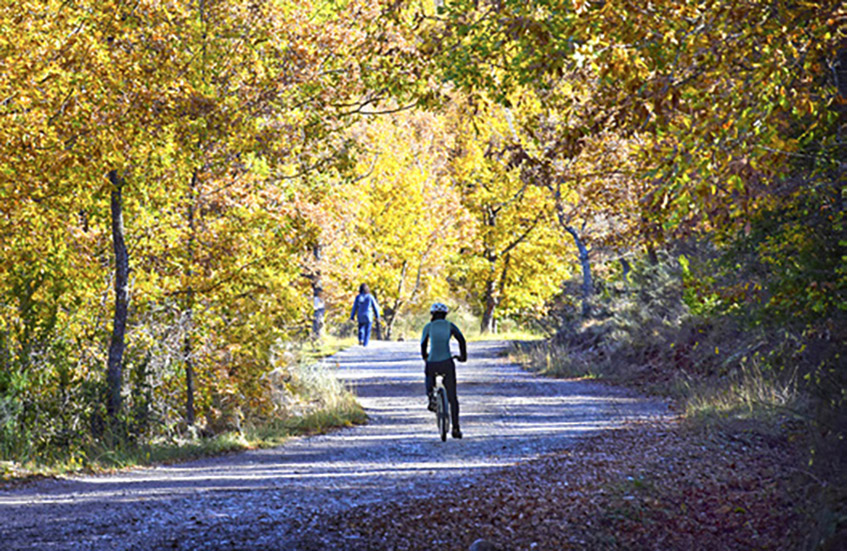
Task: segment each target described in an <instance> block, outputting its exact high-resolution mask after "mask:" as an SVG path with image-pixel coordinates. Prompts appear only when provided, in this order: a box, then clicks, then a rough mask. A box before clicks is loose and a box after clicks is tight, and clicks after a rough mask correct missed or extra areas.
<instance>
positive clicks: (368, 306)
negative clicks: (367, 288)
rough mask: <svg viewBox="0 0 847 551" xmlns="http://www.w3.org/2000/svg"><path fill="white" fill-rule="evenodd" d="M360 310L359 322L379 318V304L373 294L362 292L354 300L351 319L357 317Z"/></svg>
mask: <svg viewBox="0 0 847 551" xmlns="http://www.w3.org/2000/svg"><path fill="white" fill-rule="evenodd" d="M357 312H358V321H359V323H364V322H366V321H367V322H373V320H374V318H376V319H379V304H377V303H376V299H375V298H374V297H373V295H372V294H370V293H368V294H366V295H362V294H360V295H359V296H357V297H356V300H354V301H353V311H352V312H350V319H353V318H356V317H357V316H356V313H357Z"/></svg>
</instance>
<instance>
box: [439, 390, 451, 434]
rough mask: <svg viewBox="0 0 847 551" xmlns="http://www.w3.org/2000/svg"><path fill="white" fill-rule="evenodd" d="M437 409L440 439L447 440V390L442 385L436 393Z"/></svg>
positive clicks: (448, 413)
mask: <svg viewBox="0 0 847 551" xmlns="http://www.w3.org/2000/svg"><path fill="white" fill-rule="evenodd" d="M436 399H437V411H436V412H435V414H436V420H437V421H438V431H439V432H440V433H441V441H442V442H444V441H445V440H447V433H448V432H449V431H450V404H449V403H448V402H447V392H446V391H445V390H444V387H439V389H438V393H437V395H436Z"/></svg>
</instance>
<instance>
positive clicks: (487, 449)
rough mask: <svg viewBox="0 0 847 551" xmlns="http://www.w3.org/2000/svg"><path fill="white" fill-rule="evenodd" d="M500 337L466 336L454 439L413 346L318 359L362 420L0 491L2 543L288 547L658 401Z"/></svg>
mask: <svg viewBox="0 0 847 551" xmlns="http://www.w3.org/2000/svg"><path fill="white" fill-rule="evenodd" d="M507 346H508V345H507V344H506V343H502V342H500V343H498V342H482V343H470V344H469V356H470V360H469V361H468V362H467V363H466V364H458V381H459V400H460V403H461V414H462V415H461V417H462V430H463V431H464V435H465V437H464V439H462V440H448V441H447V442H441V440H440V439H439V437H438V435H437V433H436V428H435V423H434V419H433V416H432V414H431V413H429V412H428V411H426V408H425V399H424V391H423V367H422V362H421V360H420V357H419V348H418V344H417V343H416V342H380V341H377V342H373V343H372V344H371V346H369V347H368V348H366V349H362V348H360V347H355V348H351V349H348V350H345V351H343V352H340V353H338V354H337V355H335V356H333V357H331V358H328V359H327V360H326V361H327V362H328V363H329V364H330V365H333V366H335V367H337V372H338V375H339V377H341V378H342V379H344V380H345V381H347V382H348V383H349V384H350V385H351V386H352V387H353V388H354V389H355V391H356V392H357V394H358V395H359V397H360V401H361V403H362V405H363V406H364V407H365V409H366V411H367V413H368V416H369V423H368V424H367V425H365V426H361V427H354V428H350V429H344V430H340V431H337V432H334V433H332V434H328V435H322V436H315V437H308V438H301V439H296V440H293V441H291V442H289V443H287V444H286V445H284V446H281V447H279V448H274V449H267V450H255V451H249V452H245V453H240V454H235V455H227V456H222V457H216V458H209V459H203V460H198V461H192V462H188V463H183V464H180V465H174V466H161V467H154V468H148V469H138V470H134V471H132V472H127V473H120V474H116V475H110V476H74V477H68V478H65V479H62V480H48V481H41V482H38V483H35V484H33V485H30V486H27V487H25V488H20V489H16V490H7V491H0V519H2V521H0V549H9V550H18V549H63V550H64V549H86V550H88V549H91V550H100V549H156V548H168V549H244V548H252V549H286V550H295V549H297V534H298V532H299V531H300V530H302V529H307V528H310V526H309V524H308V523H309V522H310V520H309V519H317V518H319V515H318V513H327V512H333V511H336V512H337V511H343V510H346V509H349V508H351V507H355V506H359V505H366V504H368V503H373V502H377V501H383V502H384V501H389V502H390V501H395V500H400V499H402V498H404V497H408V496H424V495H430V494H431V493H433V492H436V491H437V490H438V489H439V488H441V487H444V486H445V485H456V484H469V483H470V482H472V481H474V480H478V479H479V478H480V477H482V476H484V475H485V474H486V473H488V472H491V471H492V470H493V469H497V468H503V467H504V466H508V465H511V464H514V463H517V462H520V461H523V460H527V459H530V458H534V457H537V456H539V455H541V454H544V453H549V452H551V451H555V450H558V449H562V448H563V447H566V446H568V445H569V444H570V443H572V442H574V441H575V440H576V439H578V438H581V437H584V436H586V435H589V434H593V433H596V432H597V431H602V430H610V429H613V428H615V427H618V426H620V425H621V424H622V423H624V422H625V421H626V420H628V419H638V418H645V417H657V416H663V415H665V414H666V413H667V405H666V404H665V403H663V402H660V401H657V400H648V399H645V398H642V397H639V396H636V395H634V394H632V393H630V392H628V391H625V390H622V389H615V388H610V387H608V386H604V385H598V384H594V383H589V382H584V381H573V380H555V379H546V378H541V377H537V376H535V375H532V374H529V373H526V372H524V371H522V370H521V369H520V368H519V367H518V366H515V365H513V364H510V363H508V361H506V360H505V359H504V358H503V357H502V354H503V353H504V352H505V350H506V349H507Z"/></svg>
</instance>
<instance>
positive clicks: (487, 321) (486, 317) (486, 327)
mask: <svg viewBox="0 0 847 551" xmlns="http://www.w3.org/2000/svg"><path fill="white" fill-rule="evenodd" d="M488 261H489V262H491V269H490V270H489V274H488V281H487V282H486V284H485V310H484V311H483V313H482V323H481V324H480V328H479V330H480V331H481V332H482V333H493V332H494V330H495V326H494V314H495V312H496V310H497V281H495V279H496V278H495V277H494V274H495V273H496V272H495V263H496V261H497V259H496V257H494V258H493V259H492V258H489V259H488Z"/></svg>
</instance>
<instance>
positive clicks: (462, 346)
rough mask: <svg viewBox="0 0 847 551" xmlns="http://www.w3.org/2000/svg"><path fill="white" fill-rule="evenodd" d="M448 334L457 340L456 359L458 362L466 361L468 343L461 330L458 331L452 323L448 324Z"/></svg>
mask: <svg viewBox="0 0 847 551" xmlns="http://www.w3.org/2000/svg"><path fill="white" fill-rule="evenodd" d="M450 335H452V336H453V337H455V338H456V340H457V341H458V342H459V357H458V358H457V359H458V360H459V361H460V362H466V361H468V343H467V342H465V336H464V335H462V332H461V331H459V328H458V327H456V324H454V323H451V324H450Z"/></svg>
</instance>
